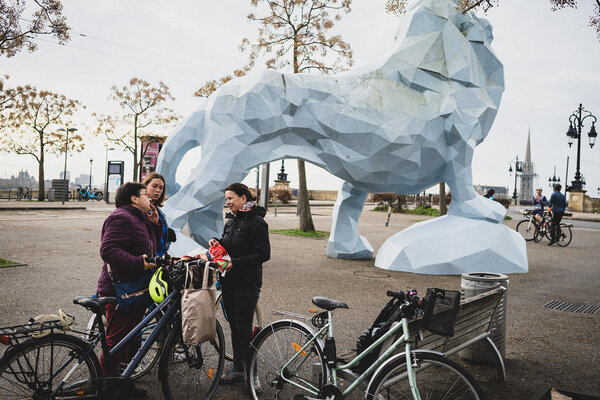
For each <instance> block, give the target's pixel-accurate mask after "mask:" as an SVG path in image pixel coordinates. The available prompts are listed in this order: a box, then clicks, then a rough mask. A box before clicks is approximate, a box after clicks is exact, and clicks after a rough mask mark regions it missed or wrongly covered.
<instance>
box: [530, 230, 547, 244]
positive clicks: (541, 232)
mask: <svg viewBox="0 0 600 400" xmlns="http://www.w3.org/2000/svg"><path fill="white" fill-rule="evenodd" d="M544 236H546V227H545V226H542V227H540V226H536V227H535V234H534V236H533V241H534V242H536V243H539V242H541V241H542V239H543V238H544Z"/></svg>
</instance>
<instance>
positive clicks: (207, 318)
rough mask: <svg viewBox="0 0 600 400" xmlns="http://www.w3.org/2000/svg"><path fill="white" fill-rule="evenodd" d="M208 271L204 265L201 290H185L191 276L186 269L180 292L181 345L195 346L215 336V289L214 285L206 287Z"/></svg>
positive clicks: (189, 271)
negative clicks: (183, 283) (183, 285)
mask: <svg viewBox="0 0 600 400" xmlns="http://www.w3.org/2000/svg"><path fill="white" fill-rule="evenodd" d="M209 270H210V268H208V265H205V266H204V278H203V279H202V288H201V289H193V288H191V289H187V278H188V275H191V274H192V271H191V270H190V269H189V267H187V273H186V276H185V288H184V289H183V290H182V291H181V329H182V334H183V343H185V344H187V345H191V346H197V345H199V344H200V343H204V342H206V341H208V340H211V339H213V338H214V337H215V335H216V331H217V327H216V324H217V323H216V315H215V314H216V308H215V299H216V289H215V287H214V285H212V286H211V287H209V286H208V273H209ZM190 278H193V277H190ZM190 280H191V281H193V279H190Z"/></svg>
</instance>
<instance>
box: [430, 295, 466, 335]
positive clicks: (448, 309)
mask: <svg viewBox="0 0 600 400" xmlns="http://www.w3.org/2000/svg"><path fill="white" fill-rule="evenodd" d="M459 306H460V292H458V291H456V290H443V289H436V288H430V289H427V295H426V296H425V312H424V314H423V329H427V330H428V331H430V332H433V333H436V334H438V335H442V336H453V335H454V324H455V323H456V316H457V315H458V307H459Z"/></svg>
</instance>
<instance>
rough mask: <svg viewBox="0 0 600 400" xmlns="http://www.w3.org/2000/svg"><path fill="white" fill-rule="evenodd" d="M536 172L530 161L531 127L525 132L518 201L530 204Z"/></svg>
mask: <svg viewBox="0 0 600 400" xmlns="http://www.w3.org/2000/svg"><path fill="white" fill-rule="evenodd" d="M536 178H537V174H536V173H535V165H534V164H533V163H532V162H531V129H530V131H529V132H528V134H527V147H526V148H525V161H523V172H522V173H521V190H520V191H519V194H518V196H519V202H520V203H522V204H531V201H532V198H533V189H534V184H535V180H536Z"/></svg>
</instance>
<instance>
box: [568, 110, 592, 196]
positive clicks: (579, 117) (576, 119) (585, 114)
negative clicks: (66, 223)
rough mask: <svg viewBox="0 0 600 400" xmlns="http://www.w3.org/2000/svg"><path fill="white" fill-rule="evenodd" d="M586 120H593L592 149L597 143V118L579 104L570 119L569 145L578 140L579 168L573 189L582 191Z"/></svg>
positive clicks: (572, 183)
mask: <svg viewBox="0 0 600 400" xmlns="http://www.w3.org/2000/svg"><path fill="white" fill-rule="evenodd" d="M586 118H593V121H592V128H591V129H590V131H589V133H588V137H589V140H590V148H593V147H594V144H595V143H596V137H597V136H598V133H596V126H595V124H596V121H597V119H596V117H595V116H594V115H592V113H591V112H589V111H588V110H586V109H585V108H583V105H581V104H579V107H578V108H577V110H575V111H574V112H573V114H571V116H570V117H569V130H568V131H567V137H568V143H569V147H571V145H572V144H573V141H574V140H575V139H577V168H576V171H575V180H574V181H572V182H571V189H576V190H581V189H582V188H583V185H585V183H584V182H583V181H582V179H581V178H582V176H581V171H580V168H579V167H580V159H581V156H580V154H581V128H583V121H584V120H585V119H586Z"/></svg>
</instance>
